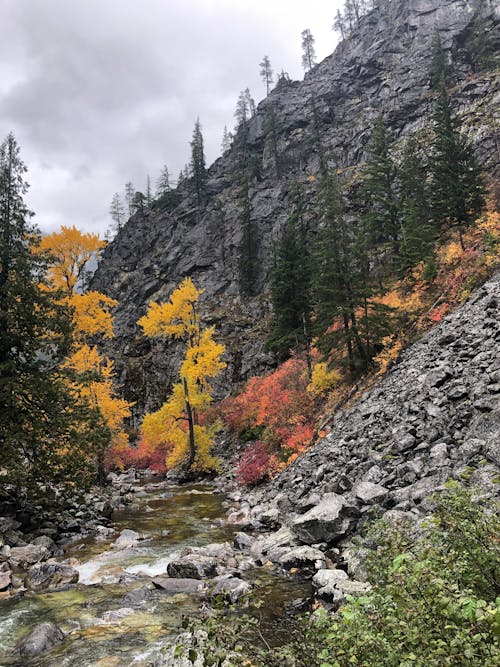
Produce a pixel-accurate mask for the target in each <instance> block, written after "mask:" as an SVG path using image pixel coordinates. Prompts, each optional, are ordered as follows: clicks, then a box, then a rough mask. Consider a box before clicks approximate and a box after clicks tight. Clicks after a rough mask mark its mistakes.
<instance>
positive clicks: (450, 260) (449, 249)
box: [438, 241, 464, 266]
mask: <svg viewBox="0 0 500 667" xmlns="http://www.w3.org/2000/svg"><path fill="white" fill-rule="evenodd" d="M463 254H464V251H463V250H462V246H461V245H460V243H459V242H458V241H450V242H449V243H447V244H446V245H445V246H443V248H441V250H440V253H439V258H438V260H439V261H440V263H441V264H445V265H447V266H450V265H451V264H455V263H456V262H457V261H458V260H460V259H461V258H462V256H463Z"/></svg>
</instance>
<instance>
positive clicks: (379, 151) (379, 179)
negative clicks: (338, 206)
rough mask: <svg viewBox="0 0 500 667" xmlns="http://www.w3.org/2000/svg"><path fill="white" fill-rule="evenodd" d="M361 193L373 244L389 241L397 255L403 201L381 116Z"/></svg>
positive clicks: (362, 175)
mask: <svg viewBox="0 0 500 667" xmlns="http://www.w3.org/2000/svg"><path fill="white" fill-rule="evenodd" d="M361 182H362V184H361V194H362V196H363V198H364V201H365V213H364V215H363V223H364V225H365V227H366V229H367V232H368V236H369V238H370V241H371V243H372V244H376V243H384V242H387V241H390V242H391V243H392V245H393V248H394V253H395V256H397V254H398V253H399V248H400V234H401V222H400V202H399V200H398V194H397V190H398V186H397V167H396V163H395V162H394V160H393V158H392V155H391V142H390V137H389V133H388V131H387V127H386V125H385V122H384V119H383V118H382V116H379V117H378V118H377V119H376V121H375V124H374V126H373V131H372V136H371V139H370V143H369V145H368V158H367V160H366V162H365V164H364V165H363V168H362V170H361Z"/></svg>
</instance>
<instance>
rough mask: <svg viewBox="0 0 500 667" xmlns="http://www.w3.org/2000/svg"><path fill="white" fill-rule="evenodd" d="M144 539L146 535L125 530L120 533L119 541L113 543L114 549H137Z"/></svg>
mask: <svg viewBox="0 0 500 667" xmlns="http://www.w3.org/2000/svg"><path fill="white" fill-rule="evenodd" d="M143 539H144V535H142V534H141V533H137V532H136V531H135V530H129V529H128V528H125V529H124V530H122V532H121V533H120V535H119V537H118V539H116V540H115V542H113V545H112V546H113V548H114V549H128V548H130V547H135V546H136V545H137V543H138V542H139V541H140V540H143Z"/></svg>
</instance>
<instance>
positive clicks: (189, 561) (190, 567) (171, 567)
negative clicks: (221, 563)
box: [167, 554, 218, 579]
mask: <svg viewBox="0 0 500 667" xmlns="http://www.w3.org/2000/svg"><path fill="white" fill-rule="evenodd" d="M217 565H218V560H217V558H214V557H213V556H203V555H201V554H187V555H186V556H184V557H182V558H179V559H177V560H172V561H170V563H169V564H168V566H167V572H168V576H169V577H175V578H177V579H207V578H210V577H213V576H215V575H216V574H217Z"/></svg>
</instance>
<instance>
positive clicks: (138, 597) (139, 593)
mask: <svg viewBox="0 0 500 667" xmlns="http://www.w3.org/2000/svg"><path fill="white" fill-rule="evenodd" d="M150 597H151V589H150V588H148V586H142V588H134V590H132V591H129V592H128V593H127V594H126V595H125V597H124V598H123V601H124V602H126V603H128V604H138V603H140V602H146V601H147V600H149V598H150Z"/></svg>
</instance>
